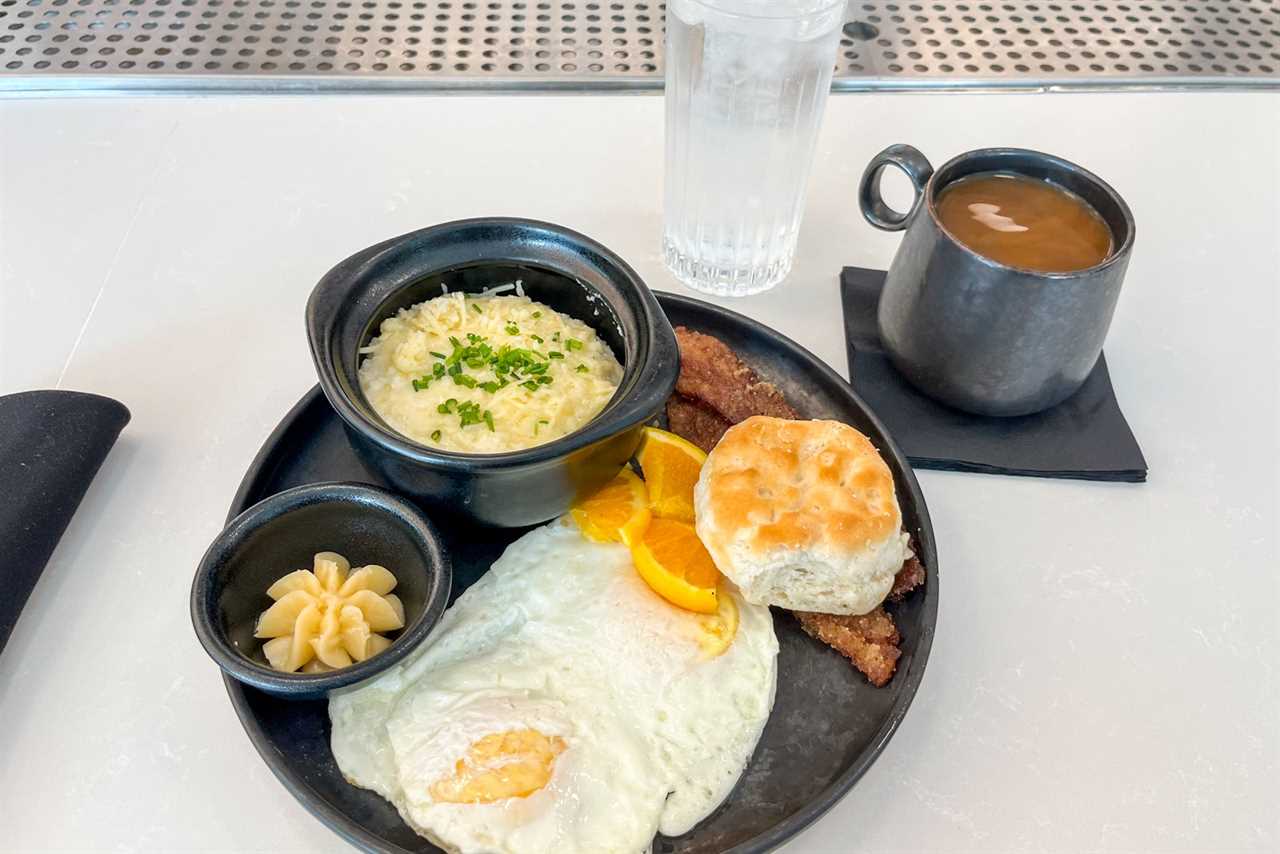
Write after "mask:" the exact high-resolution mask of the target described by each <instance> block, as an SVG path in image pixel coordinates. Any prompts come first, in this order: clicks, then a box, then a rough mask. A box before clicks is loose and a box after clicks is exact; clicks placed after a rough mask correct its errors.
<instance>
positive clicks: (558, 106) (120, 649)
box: [0, 93, 1280, 852]
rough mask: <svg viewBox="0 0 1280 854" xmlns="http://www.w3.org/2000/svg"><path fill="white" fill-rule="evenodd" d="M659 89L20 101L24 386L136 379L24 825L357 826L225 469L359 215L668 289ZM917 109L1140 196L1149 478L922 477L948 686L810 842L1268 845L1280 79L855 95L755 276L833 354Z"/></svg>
mask: <svg viewBox="0 0 1280 854" xmlns="http://www.w3.org/2000/svg"><path fill="white" fill-rule="evenodd" d="M661 108H662V102H661V99H660V98H657V97H652V96H617V97H582V96H578V97H549V96H542V97H535V96H521V97H479V98H472V97H447V96H446V97H417V96H402V97H350V98H345V97H328V98H315V97H292V98H284V97H282V98H276V99H254V98H223V97H218V98H203V99H177V98H173V99H166V98H149V99H123V98H121V99H100V100H90V99H55V100H43V101H23V100H5V101H0V393H4V392H11V391H17V390H21V389H27V388H42V387H54V386H58V387H61V388H68V389H79V390H84V391H94V392H99V393H102V394H107V395H111V396H113V397H116V398H118V399H120V400H121V401H123V402H124V403H125V404H127V405H128V406H129V408H130V409H131V410H132V411H133V421H132V423H131V424H130V425H129V426H128V427H127V428H126V430H125V432H124V434H123V436H122V438H121V440H120V442H119V444H118V445H117V446H116V448H115V449H114V451H113V452H112V454H111V456H110V458H109V459H108V460H107V462H106V465H105V466H104V468H103V469H102V471H101V473H100V474H99V476H98V478H97V480H96V481H95V482H94V484H93V486H92V488H91V489H90V491H89V493H88V495H87V497H86V498H85V501H84V503H83V504H82V505H81V507H80V510H79V513H78V514H77V516H76V517H75V520H74V521H73V523H72V524H71V527H70V528H69V530H68V531H67V534H66V536H65V537H64V538H63V540H62V543H61V545H60V546H59V547H58V550H57V552H56V553H55V554H54V557H53V559H52V561H51V562H50V564H49V566H48V568H47V570H46V571H45V573H44V577H43V578H42V580H41V581H40V584H39V585H38V586H37V588H36V590H35V592H34V594H33V595H32V598H31V600H30V603H29V604H28V605H27V608H26V611H25V613H24V615H23V617H22V620H21V621H20V622H19V624H18V627H17V629H16V631H15V632H14V634H13V636H12V638H11V640H10V642H9V645H8V647H7V648H6V649H5V651H4V653H3V655H0V849H6V850H26V849H41V850H43V849H112V850H116V849H119V850H134V849H137V850H146V851H170V850H176V849H191V850H263V851H276V852H282V851H320V850H328V851H341V850H344V849H345V847H346V846H345V844H344V843H343V842H341V841H340V840H339V839H338V837H336V836H335V835H333V834H332V833H330V832H329V831H328V830H326V829H325V828H324V827H323V826H321V825H320V824H319V823H318V822H317V821H316V820H314V819H312V818H311V817H310V816H309V815H308V814H307V813H306V812H305V811H304V810H303V809H302V807H301V806H299V805H298V804H296V803H295V802H294V800H293V799H292V797H291V796H290V795H289V794H288V793H287V792H286V791H285V790H284V788H283V787H282V786H280V785H279V784H278V783H277V782H276V781H275V779H274V778H273V777H272V775H271V773H270V772H269V771H268V770H267V768H266V766H265V765H264V764H263V763H262V761H261V760H260V759H259V758H258V756H257V755H256V754H255V752H254V750H253V748H252V747H251V746H250V744H249V741H248V739H247V738H246V737H245V736H244V734H243V732H242V731H241V728H240V725H239V723H238V722H237V721H236V718H235V715H234V713H233V712H232V709H231V706H230V703H229V702H228V701H227V698H226V695H225V693H224V690H223V686H222V681H221V679H220V678H219V673H218V671H217V668H216V667H215V666H214V665H213V664H212V662H210V661H209V660H208V658H206V656H205V654H204V652H203V651H202V650H201V648H200V646H199V645H198V644H197V642H196V640H195V636H194V634H193V632H192V629H191V625H190V621H189V618H188V608H187V597H188V593H189V589H190V583H191V576H192V573H193V571H194V568H195V564H196V562H197V560H198V558H199V556H200V555H201V553H202V552H203V550H204V548H205V546H206V545H207V543H208V542H209V540H210V539H211V538H212V537H213V536H214V534H215V533H216V532H217V531H218V529H219V528H220V527H221V525H222V519H223V517H224V515H225V513H226V511H227V508H228V506H229V503H230V501H231V497H232V494H233V493H234V492H235V489H236V486H237V484H238V483H239V481H240V478H241V475H242V474H243V472H244V470H245V469H246V467H247V466H248V464H249V462H250V460H251V459H252V458H253V455H254V453H255V452H256V451H257V449H258V447H259V446H260V445H261V443H262V441H263V439H264V438H265V437H266V436H267V434H268V432H270V430H271V429H272V427H273V426H274V425H275V424H276V423H277V422H278V421H279V419H280V418H281V417H282V416H283V414H284V413H285V412H286V411H287V410H288V409H289V407H290V406H291V405H292V404H293V403H294V402H295V401H296V400H297V399H298V398H299V397H300V396H301V395H302V394H303V393H304V392H305V391H306V390H307V389H308V388H309V387H310V386H311V385H312V383H313V374H312V369H311V363H310V358H309V356H308V353H307V346H306V341H305V337H304V333H303V324H302V309H303V304H304V301H305V299H306V296H307V294H308V292H309V291H310V289H311V287H312V285H313V284H314V283H315V281H316V280H317V279H318V278H319V276H320V275H321V274H322V273H323V272H324V271H325V270H327V269H328V268H329V267H330V266H331V265H332V264H334V263H335V262H337V261H338V260H340V259H342V258H343V257H345V256H346V255H348V254H349V253H351V252H353V251H355V250H357V249H359V248H361V247H364V246H366V245H368V244H371V243H374V242H376V241H378V240H380V239H382V238H385V237H388V236H391V235H394V234H398V233H401V232H404V231H408V230H410V229H414V228H417V227H421V226H424V225H429V224H432V223H436V222H440V221H444V220H449V219H454V218H458V217H465V216H475V215H488V214H510V215H523V216H531V217H537V218H541V219H547V220H552V221H556V222H560V223H563V224H565V225H568V226H571V227H573V228H576V229H579V230H581V231H584V232H586V233H587V234H590V235H592V236H594V237H596V238H598V239H599V240H601V241H602V242H604V243H605V244H607V245H609V246H610V247H612V248H614V249H616V250H617V251H618V252H619V253H620V254H622V255H623V256H624V257H625V258H627V259H628V260H629V261H630V262H631V263H632V264H633V265H634V266H635V267H636V268H637V269H638V270H639V271H640V273H641V275H643V276H644V277H646V279H647V280H648V281H649V282H650V284H651V285H652V286H654V287H655V288H660V289H668V290H673V289H677V286H676V285H675V283H674V281H673V280H672V279H671V278H670V277H669V276H668V275H667V274H666V273H665V272H664V271H663V269H662V265H661V260H660V258H659V254H658V242H659V230H660V222H661V176H662V151H661V137H662V111H661ZM893 142H910V143H912V144H914V145H916V146H917V147H919V148H921V149H922V150H923V151H924V152H925V153H926V154H927V155H929V157H931V158H932V159H933V162H934V163H935V164H939V163H941V162H942V161H943V160H945V159H947V158H948V157H950V156H951V155H953V154H955V153H958V152H960V151H962V150H965V149H968V148H975V147H980V146H983V145H998V144H1005V145H1020V146H1027V147H1031V148H1039V149H1042V150H1047V151H1051V152H1054V153H1057V154H1060V155H1063V156H1065V157H1067V158H1069V159H1072V160H1075V161H1077V162H1080V163H1082V164H1084V165H1085V166H1087V167H1088V168H1090V169H1092V170H1094V171H1095V172H1097V173H1098V174H1100V175H1102V176H1103V177H1104V178H1106V179H1107V180H1109V181H1110V182H1111V183H1112V184H1113V185H1114V186H1115V187H1116V188H1117V189H1118V190H1119V191H1120V192H1121V193H1122V194H1123V195H1124V196H1126V198H1127V199H1128V201H1129V203H1130V205H1131V206H1132V208H1133V211H1134V215H1135V217H1136V219H1137V223H1138V238H1137V246H1136V249H1135V252H1134V256H1133V261H1132V264H1131V266H1130V269H1129V275H1128V281H1127V283H1126V285H1125V290H1124V293H1123V295H1122V297H1121V301H1120V307H1119V310H1118V314H1117V316H1116V320H1115V323H1114V325H1113V327H1112V331H1111V336H1110V339H1109V340H1108V342H1107V356H1108V361H1109V363H1110V367H1111V372H1112V376H1113V380H1114V383H1115V386H1116V389H1117V394H1118V397H1119V400H1120V402H1121V406H1122V407H1123V409H1124V412H1125V415H1126V416H1127V417H1128V419H1129V422H1130V423H1131V424H1132V426H1133V428H1134V432H1135V433H1136V434H1137V436H1138V439H1139V441H1140V442H1141V444H1142V447H1143V450H1144V452H1145V453H1146V456H1147V459H1148V462H1149V464H1150V468H1151V475H1150V481H1149V482H1148V483H1146V484H1144V485H1131V484H1096V483H1080V482H1070V481H1055V480H1036V479H1020V478H1006V477H987V476H979V475H968V474H943V473H935V472H922V473H921V474H920V481H921V483H922V485H923V487H924V491H925V494H926V497H927V499H928V502H929V509H930V512H931V513H932V516H933V521H934V525H935V526H936V532H937V538H938V551H939V561H940V566H941V599H940V603H941V604H940V607H939V612H938V633H937V637H936V640H935V641H934V644H933V652H932V655H931V657H930V661H929V665H928V669H927V672H926V674H925V678H924V683H923V685H922V687H921V689H920V692H919V694H918V695H917V697H916V699H915V703H914V704H913V705H912V707H911V710H910V713H909V714H908V715H907V718H906V721H905V722H904V723H903V725H902V727H901V729H900V730H899V731H898V733H897V735H896V736H895V737H894V739H893V741H892V742H891V743H890V744H889V746H888V748H887V749H886V750H885V752H884V754H883V755H882V756H881V758H880V760H879V761H878V762H877V763H876V764H875V766H874V767H873V768H872V769H871V770H870V771H869V772H868V773H867V775H866V776H865V777H864V778H863V779H862V781H861V782H859V783H858V785H857V786H856V787H855V788H854V790H853V792H852V793H851V794H850V795H849V796H848V797H847V798H845V800H844V801H842V802H841V803H840V804H839V805H838V806H837V807H836V808H834V809H833V810H832V811H831V812H830V813H829V814H828V815H827V816H826V817H824V818H823V819H822V820H820V821H819V822H818V823H817V825H815V826H814V827H813V828H812V829H811V830H809V831H807V832H806V833H805V834H803V835H802V836H801V837H800V838H799V839H798V840H797V841H796V842H795V843H793V844H792V845H791V846H789V848H788V850H789V851H795V852H827V851H843V850H850V849H856V850H859V851H876V852H887V851H921V850H946V851H950V850H957V851H959V850H983V851H1007V850H1019V851H1021V850H1046V851H1079V850H1084V849H1097V850H1105V851H1119V850H1134V849H1138V850H1166V851H1190V850H1203V851H1207V850H1249V851H1255V850H1256V851H1268V850H1272V851H1273V850H1276V848H1277V846H1280V824H1278V821H1280V820H1278V819H1277V812H1276V804H1277V798H1278V795H1277V790H1278V789H1280V767H1278V766H1280V759H1278V754H1280V684H1278V678H1277V664H1278V659H1280V581H1278V578H1280V575H1278V570H1280V556H1278V554H1277V540H1278V537H1277V527H1278V526H1280V517H1278V515H1277V514H1278V510H1277V483H1278V481H1280V454H1278V450H1277V449H1278V445H1280V420H1278V416H1277V395H1278V393H1280V349H1278V344H1277V323H1278V321H1280V314H1278V311H1277V289H1278V288H1280V248H1278V246H1280V96H1277V95H1275V94H1265V93H1264V94H1222V93H1219V94H1173V93H1128V94H1090V95H1001V96H995V95H962V94H940V95H892V94H879V95H844V96H835V97H834V98H833V99H832V102H831V105H830V109H829V111H828V114H827V119H826V124H825V128H824V130H823V135H822V139H821V142H820V144H819V148H818V154H817V162H816V165H815V169H814V175H813V179H812V191H811V194H810V201H809V205H808V211H807V215H806V218H805V222H804V229H803V233H802V236H801V239H800V254H799V260H798V263H797V264H796V268H795V272H794V273H793V274H792V276H791V278H790V279H789V280H788V281H787V282H785V283H784V284H783V285H782V286H781V287H780V288H779V289H777V290H776V291H774V292H772V293H770V294H768V295H764V296H760V297H753V298H750V299H747V300H745V301H741V302H737V303H734V305H733V307H734V308H736V309H738V310H739V311H743V312H745V313H747V314H749V315H752V316H755V317H757V318H759V319H761V320H763V321H765V322H767V323H769V324H770V325H772V326H774V327H775V328H777V329H779V330H780V331H782V332H783V333H785V334H787V335H790V336H792V337H794V338H796V339H798V340H799V341H800V342H802V343H803V344H805V345H806V346H807V347H809V348H811V349H812V350H813V351H814V352H816V353H817V354H818V355H819V356H821V357H822V358H824V359H826V360H827V361H828V362H830V363H831V364H832V365H833V366H835V367H836V368H837V369H838V370H841V371H843V370H844V368H845V353H844V345H843V342H842V339H841V321H840V312H839V309H838V307H837V297H836V294H837V291H836V276H837V273H838V272H839V269H840V267H841V266H842V265H846V264H853V265H862V266H880V267H883V266H885V265H887V264H888V262H889V260H890V258H891V257H892V252H893V249H894V247H895V246H896V244H897V240H898V238H897V237H896V236H893V235H888V234H884V233H881V232H878V231H875V230H873V229H872V228H871V227H869V226H868V225H866V224H865V223H864V222H863V221H862V219H861V217H860V216H859V214H858V212H857V204H856V192H855V184H856V181H857V179H858V176H859V175H860V174H861V171H862V168H863V166H864V165H865V164H866V162H867V161H868V159H869V158H870V157H871V156H872V155H873V154H875V153H876V152H877V151H878V150H880V149H881V148H882V147H883V146H885V145H887V144H889V143H893ZM0 489H2V487H0ZM0 500H3V498H0ZM0 559H3V557H2V555H0Z"/></svg>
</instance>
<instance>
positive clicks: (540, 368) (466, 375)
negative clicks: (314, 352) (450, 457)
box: [359, 281, 622, 453]
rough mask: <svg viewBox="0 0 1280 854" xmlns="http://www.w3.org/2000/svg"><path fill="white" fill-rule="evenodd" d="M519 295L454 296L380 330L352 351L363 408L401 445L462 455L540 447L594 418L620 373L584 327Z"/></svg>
mask: <svg viewBox="0 0 1280 854" xmlns="http://www.w3.org/2000/svg"><path fill="white" fill-rule="evenodd" d="M512 290H514V291H516V295H514V296H506V295H498V294H500V293H501V294H506V293H507V292H509V291H512ZM521 291H523V287H522V283H521V282H519V281H517V282H514V283H511V284H506V285H499V286H497V287H495V288H490V289H488V290H486V291H484V292H482V293H481V294H477V295H471V294H464V293H461V292H457V291H455V292H453V293H448V294H444V295H442V296H438V297H435V298H434V299H430V300H427V301H426V302H422V303H419V304H417V305H414V306H410V307H409V308H406V309H404V310H402V311H400V312H399V313H398V314H396V315H395V316H393V317H389V318H387V319H386V320H385V321H383V323H382V326H381V327H380V328H379V330H378V335H377V337H375V338H374V339H373V340H372V341H370V342H369V344H368V345H367V346H365V347H362V348H361V349H360V353H362V354H365V358H364V360H363V361H362V362H361V364H360V371H359V377H360V388H361V390H362V391H363V392H364V395H365V398H366V399H367V400H368V401H369V403H370V405H372V406H373V408H374V410H375V411H376V412H377V413H378V414H379V415H380V416H382V418H383V420H385V421H386V422H387V424H388V425H390V426H391V427H392V428H393V429H395V430H396V431H398V432H399V433H401V434H403V435H404V436H406V437H407V438H409V439H412V440H413V441H415V442H418V443H421V444H424V445H429V446H432V447H437V448H441V449H443V450H450V451H460V452H464V453H499V452H502V451H513V450H519V449H522V448H528V447H532V446H534V445H541V444H544V443H546V442H550V441H552V440H553V439H557V438H559V437H561V436H564V435H566V434H568V433H572V432H573V431H575V430H577V429H578V428H580V427H582V426H583V425H584V424H586V423H587V422H588V421H590V420H591V419H592V418H594V417H595V416H596V415H597V414H598V413H599V412H600V410H601V409H603V408H604V406H605V404H606V403H608V402H609V399H610V398H611V397H613V393H614V392H615V391H616V390H617V388H618V383H619V382H620V381H621V379H622V366H621V365H620V364H619V363H618V360H617V358H616V357H615V356H614V354H613V351H612V350H610V349H609V346H608V345H607V344H606V343H605V342H604V341H603V340H601V339H600V337H599V336H598V335H596V333H595V330H594V329H592V328H591V327H590V326H588V325H587V324H586V323H584V322H582V321H581V320H578V319H576V318H573V317H569V316H567V315H564V314H561V313H559V312H557V311H555V310H554V309H552V308H550V307H548V306H546V305H543V304H541V303H538V302H535V301H533V300H531V299H529V298H528V297H527V296H522V295H520V292H521Z"/></svg>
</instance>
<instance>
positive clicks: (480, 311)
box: [471, 303, 484, 314]
mask: <svg viewBox="0 0 1280 854" xmlns="http://www.w3.org/2000/svg"><path fill="white" fill-rule="evenodd" d="M471 310H472V311H474V312H475V313H476V314H484V309H482V308H481V307H480V306H478V305H476V304H475V303H471Z"/></svg>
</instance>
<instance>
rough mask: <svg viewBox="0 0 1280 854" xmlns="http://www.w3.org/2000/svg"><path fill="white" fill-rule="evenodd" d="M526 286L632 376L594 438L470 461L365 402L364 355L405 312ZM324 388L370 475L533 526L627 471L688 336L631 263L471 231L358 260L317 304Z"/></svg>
mask: <svg viewBox="0 0 1280 854" xmlns="http://www.w3.org/2000/svg"><path fill="white" fill-rule="evenodd" d="M517 279H519V280H520V281H521V283H522V286H523V289H524V292H525V293H526V294H528V295H529V296H530V297H531V298H532V299H535V300H537V301H539V302H542V303H544V304H546V305H548V306H550V307H551V308H553V309H555V310H556V311H559V312H561V313H563V314H567V315H570V316H572V317H576V318H578V319H579V320H582V321H584V322H586V323H587V324H589V325H590V326H592V327H593V328H594V329H595V330H596V332H597V333H598V334H599V335H600V337H601V338H602V339H603V340H604V341H605V342H606V343H607V344H608V345H609V346H610V347H611V348H612V349H613V351H614V354H615V355H616V356H617V357H618V361H619V362H621V363H622V365H623V375H622V381H621V384H620V385H619V387H618V390H617V392H616V393H615V394H614V396H613V398H612V399H611V400H610V401H609V403H608V404H607V405H606V406H605V408H604V409H603V410H602V411H601V412H600V414H599V415H597V416H596V417H595V418H594V419H592V420H591V421H590V422H589V423H587V424H586V425H584V426H583V427H582V428H581V429H579V430H577V431H576V432H574V433H570V434H569V435H567V436H563V437H561V438H559V439H556V440H554V441H552V442H548V443H546V444H545V445H537V446H535V447H532V448H527V449H524V450H520V451H511V452H507V453H499V454H464V453H456V452H451V451H443V450H439V449H436V448H430V447H427V446H424V445H420V444H418V443H416V442H414V441H412V440H410V439H408V438H406V437H404V436H402V435H401V434H399V433H397V432H396V431H395V430H393V429H392V428H391V427H389V426H388V425H387V424H386V422H384V421H383V420H382V418H380V417H379V416H378V414H377V413H376V412H375V411H374V410H373V407H372V406H370V405H369V403H368V401H367V400H366V399H365V397H364V394H363V393H362V392H361V390H360V383H359V379H358V376H357V369H358V366H359V360H360V353H359V350H360V348H361V347H363V346H365V345H366V344H368V343H369V341H370V339H372V338H373V337H374V336H376V335H377V334H378V329H379V327H380V325H381V324H382V321H383V320H385V319H386V318H388V317H390V316H391V315H393V314H395V313H396V312H397V311H399V310H400V309H403V308H406V307H408V306H411V305H414V304H416V303H420V302H422V301H424V300H428V299H431V298H432V297H436V296H439V295H441V294H442V293H444V292H445V289H446V288H447V289H448V291H449V292H455V291H464V292H468V293H476V292H480V291H483V290H485V289H486V288H491V287H494V286H496V285H501V284H505V283H508V282H513V281H515V280H517ZM307 334H308V337H309V339H310V343H311V354H312V358H313V359H314V361H315V365H316V373H317V375H318V376H319V378H320V387H321V389H322V390H323V391H324V394H325V397H326V398H328V400H329V404H330V405H331V406H332V407H333V408H334V410H335V411H336V412H337V413H338V416H339V417H340V418H341V419H342V422H343V425H344V427H345V428H346V431H347V435H348V437H349V439H350V441H351V445H352V447H353V448H354V449H355V451H356V453H357V455H358V456H359V457H360V459H361V461H362V462H363V463H364V465H365V466H366V467H368V468H369V469H370V470H371V471H373V472H374V473H376V474H377V475H378V476H380V477H381V478H383V479H384V480H385V481H386V482H388V483H389V484H391V485H392V486H394V487H395V488H396V489H397V490H400V491H401V492H403V493H405V494H407V495H409V496H411V497H413V498H415V499H417V500H418V501H420V502H422V503H424V504H427V505H429V506H431V507H433V508H436V509H439V510H443V511H446V512H448V513H450V514H454V515H456V516H460V517H462V518H464V519H466V520H469V521H474V522H480V523H482V524H487V525H499V526H503V527H517V526H523V525H534V524H537V523H539V522H545V521H547V520H548V519H552V518H555V517H556V516H558V515H559V514H561V513H563V512H565V511H566V510H567V509H568V508H569V506H570V505H571V504H572V503H573V501H574V499H575V498H577V497H578V496H579V495H581V494H584V493H586V492H589V491H591V490H593V489H596V488H598V487H599V486H601V485H603V484H604V483H606V482H608V480H609V479H610V478H612V477H613V476H614V475H616V474H617V473H618V471H619V470H620V469H621V468H622V466H624V465H625V464H626V462H627V460H629V459H630V458H631V455H632V454H633V453H634V452H635V449H636V446H637V445H638V444H639V441H640V429H641V427H643V426H644V423H645V422H646V421H648V420H649V419H651V418H652V417H653V416H654V415H656V414H657V413H658V412H659V411H660V410H661V409H662V407H663V405H664V403H665V402H666V399H667V397H668V396H669V395H670V394H671V391H672V389H673V388H674V387H675V382H676V375H677V374H678V373H679V369H680V356H679V349H678V348H677V346H676V339H675V333H674V332H673V331H672V329H671V324H670V323H668V322H667V318H666V316H665V315H664V314H663V313H662V309H661V308H659V307H658V303H657V300H655V299H654V297H653V294H652V293H651V292H650V291H649V288H648V287H647V286H646V285H645V283H644V282H643V281H642V280H641V279H640V277H639V276H638V275H637V274H636V272H635V271H634V270H632V269H631V267H629V266H628V265H627V263H626V262H625V261H623V260H622V259H621V258H619V257H618V256H617V255H615V254H614V253H612V252H610V251H609V250H608V249H606V248H605V247H603V246H601V245H600V244H599V243H596V242H595V241H594V240H591V239H590V238H588V237H585V236H583V235H581V234H578V233H577V232H574V231H570V230H569V229H567V228H562V227H560V226H556V225H551V224H548V223H544V222H535V221H532V220H524V219H508V218H485V219H470V220H459V221H457V222H450V223H445V224H443V225H437V226H433V227H431V228H426V229H422V230H421V231H414V232H410V233H409V234H404V235H401V236H400V237H395V238H392V239H391V240H388V241H386V242H384V243H379V244H378V245H376V246H371V247H369V248H368V249H365V250H363V251H362V252H358V253H356V254H355V255H353V256H351V257H350V258H348V259H347V260H345V261H343V262H342V263H340V264H339V265H338V266H336V267H334V268H333V269H332V270H330V271H329V272H328V273H327V274H326V275H325V276H324V278H323V279H321V280H320V283H319V284H318V285H316V287H315V290H314V291H313V292H312V294H311V299H310V300H309V301H308V303H307Z"/></svg>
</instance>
